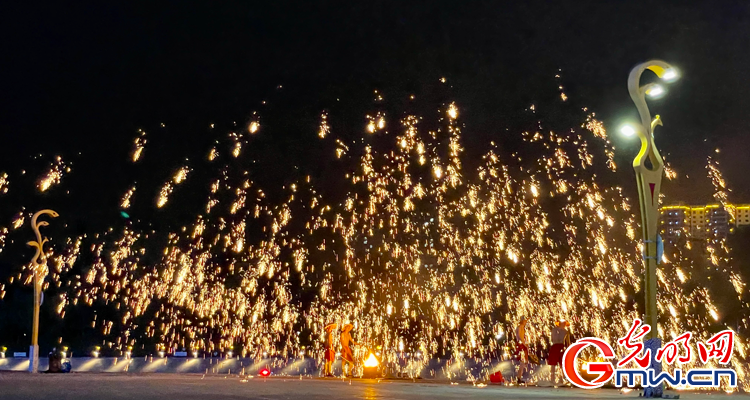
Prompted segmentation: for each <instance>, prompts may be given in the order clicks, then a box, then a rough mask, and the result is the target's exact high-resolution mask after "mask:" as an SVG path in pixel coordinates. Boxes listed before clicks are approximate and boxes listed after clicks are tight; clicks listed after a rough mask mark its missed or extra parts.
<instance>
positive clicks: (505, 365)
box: [490, 361, 513, 376]
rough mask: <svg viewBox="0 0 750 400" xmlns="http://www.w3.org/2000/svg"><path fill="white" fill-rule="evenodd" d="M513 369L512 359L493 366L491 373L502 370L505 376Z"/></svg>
mask: <svg viewBox="0 0 750 400" xmlns="http://www.w3.org/2000/svg"><path fill="white" fill-rule="evenodd" d="M512 370H513V364H512V363H511V362H510V361H500V362H499V363H497V364H495V365H493V366H492V369H490V373H491V374H494V373H495V372H497V371H500V373H501V374H503V376H507V375H510V372H511V371H512Z"/></svg>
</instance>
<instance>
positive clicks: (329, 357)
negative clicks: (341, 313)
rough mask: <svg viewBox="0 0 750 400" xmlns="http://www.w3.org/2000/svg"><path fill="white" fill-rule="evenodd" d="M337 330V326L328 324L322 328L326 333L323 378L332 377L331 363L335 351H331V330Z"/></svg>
mask: <svg viewBox="0 0 750 400" xmlns="http://www.w3.org/2000/svg"><path fill="white" fill-rule="evenodd" d="M336 328H338V324H328V325H326V327H325V328H324V329H325V331H326V333H325V335H326V339H325V366H324V367H323V376H325V377H332V376H333V362H334V360H336V350H334V349H333V330H334V329H336Z"/></svg>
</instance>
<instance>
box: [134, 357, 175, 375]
mask: <svg viewBox="0 0 750 400" xmlns="http://www.w3.org/2000/svg"><path fill="white" fill-rule="evenodd" d="M167 360H169V359H168V358H164V359H161V358H157V359H151V361H150V362H149V363H148V364H146V366H144V367H143V369H142V370H141V372H154V371H156V370H159V369H163V368H164V367H166V366H167Z"/></svg>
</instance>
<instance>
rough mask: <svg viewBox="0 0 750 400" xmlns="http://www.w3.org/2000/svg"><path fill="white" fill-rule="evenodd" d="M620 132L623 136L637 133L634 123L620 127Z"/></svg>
mask: <svg viewBox="0 0 750 400" xmlns="http://www.w3.org/2000/svg"><path fill="white" fill-rule="evenodd" d="M620 133H621V134H622V135H623V136H627V137H631V136H633V135H635V128H633V126H632V125H624V126H623V127H622V128H620Z"/></svg>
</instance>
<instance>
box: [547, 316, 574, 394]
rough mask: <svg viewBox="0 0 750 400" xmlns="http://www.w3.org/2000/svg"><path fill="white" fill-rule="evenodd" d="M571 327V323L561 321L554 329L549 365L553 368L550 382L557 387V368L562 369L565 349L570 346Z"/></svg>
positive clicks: (557, 322) (556, 323)
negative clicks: (569, 328)
mask: <svg viewBox="0 0 750 400" xmlns="http://www.w3.org/2000/svg"><path fill="white" fill-rule="evenodd" d="M569 326H570V322H568V321H566V320H564V319H561V320H558V321H555V326H554V327H553V328H552V347H550V349H549V354H548V356H547V364H548V365H549V366H550V367H551V368H550V374H551V377H550V380H551V381H552V384H553V385H555V386H557V374H556V373H555V372H557V371H556V369H557V366H558V365H559V366H561V367H562V360H563V354H565V349H566V348H567V347H568V346H569V345H570V332H568V327H569Z"/></svg>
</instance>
